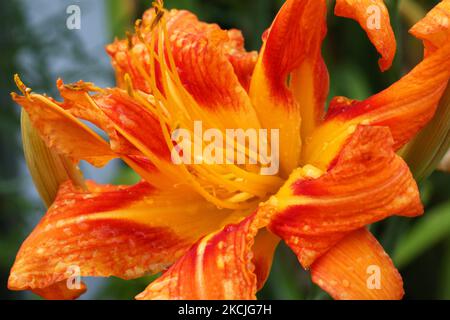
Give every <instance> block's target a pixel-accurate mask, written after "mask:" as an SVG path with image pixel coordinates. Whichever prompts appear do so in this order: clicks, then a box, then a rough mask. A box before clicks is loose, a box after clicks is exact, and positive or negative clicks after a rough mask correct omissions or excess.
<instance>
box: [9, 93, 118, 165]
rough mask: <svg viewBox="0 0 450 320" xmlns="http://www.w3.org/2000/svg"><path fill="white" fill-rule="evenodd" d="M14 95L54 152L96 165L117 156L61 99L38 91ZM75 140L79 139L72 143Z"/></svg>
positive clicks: (75, 160) (103, 163) (76, 160)
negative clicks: (65, 106) (49, 96)
mask: <svg viewBox="0 0 450 320" xmlns="http://www.w3.org/2000/svg"><path fill="white" fill-rule="evenodd" d="M13 99H14V101H15V102H17V103H18V104H19V105H21V106H22V107H23V108H24V109H25V111H26V112H27V113H28V115H29V117H30V120H31V123H32V124H33V127H34V128H36V130H37V131H38V132H39V134H40V136H41V138H42V139H43V140H44V141H45V143H46V144H47V146H48V147H49V148H52V149H54V150H55V151H56V152H58V153H61V154H64V155H66V156H68V157H69V158H70V159H71V160H73V161H74V162H78V161H80V160H86V161H87V162H89V163H91V164H92V165H94V166H98V167H101V166H104V165H105V164H106V163H108V162H109V161H110V160H112V159H114V158H116V157H117V156H116V155H115V153H114V152H113V151H112V150H111V148H110V147H109V145H108V143H107V142H106V141H105V140H103V139H102V138H101V137H100V136H99V135H98V134H97V133H95V132H94V131H93V130H92V129H90V128H89V127H88V126H87V125H85V124H84V123H82V122H81V121H80V120H79V119H77V118H76V117H75V116H73V115H71V114H70V113H69V112H67V111H66V110H65V109H64V108H63V107H62V105H61V104H60V103H58V102H56V101H54V100H52V99H50V98H47V97H45V96H42V95H38V94H30V95H29V97H24V96H19V95H16V94H13ZM74 140H76V141H79V142H80V143H73V141H74Z"/></svg>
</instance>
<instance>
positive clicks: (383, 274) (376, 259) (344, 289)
mask: <svg viewBox="0 0 450 320" xmlns="http://www.w3.org/2000/svg"><path fill="white" fill-rule="evenodd" d="M311 275H312V280H313V282H314V283H316V284H317V285H319V286H320V287H321V288H322V289H324V290H325V291H326V292H328V293H329V294H330V295H331V296H332V297H333V298H334V299H339V300H369V299H370V300H399V299H401V298H402V297H403V295H404V291H403V281H402V277H401V276H400V274H399V273H398V271H397V269H396V268H395V266H394V264H393V263H392V261H391V259H390V258H389V256H388V255H387V253H386V252H384V250H383V247H382V246H381V245H380V244H379V243H378V241H377V240H376V239H375V238H374V237H373V235H372V234H371V233H370V232H369V231H368V230H366V229H364V228H363V229H359V230H357V231H354V232H352V233H351V234H349V235H348V236H346V237H345V238H344V239H342V240H341V241H340V242H339V243H338V244H337V245H335V246H334V247H333V248H332V249H330V250H329V251H328V252H327V253H326V254H324V255H323V256H322V257H320V258H319V259H318V260H317V261H316V262H314V264H313V265H312V266H311Z"/></svg>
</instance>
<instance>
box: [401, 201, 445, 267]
mask: <svg viewBox="0 0 450 320" xmlns="http://www.w3.org/2000/svg"><path fill="white" fill-rule="evenodd" d="M449 235H450V201H449V202H446V203H444V204H442V205H440V206H438V207H435V208H433V209H432V210H430V211H429V212H428V213H426V214H425V216H424V217H423V218H421V219H420V220H419V221H418V222H417V223H416V224H415V225H414V226H413V227H412V228H411V229H410V231H409V232H408V233H407V234H406V235H405V236H404V237H403V238H402V239H401V240H400V242H399V243H398V245H397V247H396V249H395V251H394V254H393V260H394V263H395V265H396V266H397V267H398V268H403V267H405V266H407V265H408V264H409V263H410V262H412V261H413V260H414V259H416V258H417V257H419V256H420V255H421V254H422V253H423V252H425V251H426V250H428V249H430V248H431V247H433V246H434V245H435V244H437V243H439V242H440V241H442V240H443V239H445V238H446V237H447V236H449Z"/></svg>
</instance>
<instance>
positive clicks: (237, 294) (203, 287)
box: [136, 214, 260, 300]
mask: <svg viewBox="0 0 450 320" xmlns="http://www.w3.org/2000/svg"><path fill="white" fill-rule="evenodd" d="M259 227H260V220H259V218H258V215H257V214H253V215H250V216H249V217H247V218H245V219H243V220H242V221H241V222H240V223H237V224H230V225H228V226H226V227H225V228H223V229H222V230H220V231H218V232H215V233H212V234H210V235H208V236H206V237H204V238H203V239H202V240H200V241H199V242H198V243H197V244H195V245H194V246H193V247H192V248H191V249H190V250H189V251H188V252H187V253H186V254H185V255H184V256H183V257H182V258H181V259H180V260H178V261H177V263H175V264H174V265H173V266H172V267H171V268H170V269H169V270H168V271H167V272H166V273H164V274H163V275H162V276H161V278H159V279H157V280H156V281H155V282H153V283H152V284H150V285H149V286H148V287H147V289H145V291H144V292H142V293H141V294H139V295H138V296H137V297H136V299H139V300H150V299H154V300H166V299H183V300H185V299H188V300H200V299H201V300H249V299H256V289H257V277H256V275H255V273H254V269H255V266H254V264H253V262H252V257H253V254H252V246H253V243H254V237H255V236H256V234H257V232H258V229H259Z"/></svg>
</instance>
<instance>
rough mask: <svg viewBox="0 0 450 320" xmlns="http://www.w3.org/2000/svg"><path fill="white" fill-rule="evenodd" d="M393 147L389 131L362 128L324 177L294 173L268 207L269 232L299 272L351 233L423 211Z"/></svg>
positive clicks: (309, 170) (301, 171)
mask: <svg viewBox="0 0 450 320" xmlns="http://www.w3.org/2000/svg"><path fill="white" fill-rule="evenodd" d="M392 143H393V142H392V138H391V135H390V133H389V129H387V128H385V127H365V126H360V127H358V128H357V129H356V131H355V133H354V134H353V135H352V136H351V138H349V139H348V141H347V142H346V143H345V146H344V147H343V149H342V150H341V151H340V153H339V154H338V156H337V157H336V158H335V160H334V161H333V163H332V164H331V165H330V166H329V168H328V170H327V171H326V172H325V173H324V174H321V173H320V171H319V170H318V169H314V168H311V167H310V166H306V167H304V168H300V169H297V170H296V171H295V172H294V173H293V174H292V175H291V177H290V178H289V180H288V181H287V182H286V184H285V185H284V186H283V187H282V188H281V189H280V191H279V192H278V194H277V195H275V196H274V197H273V198H272V199H270V200H269V201H268V202H267V203H266V205H267V207H266V208H267V209H268V210H272V211H275V216H274V217H273V219H272V221H271V223H270V225H269V228H270V230H271V231H272V232H274V233H275V234H277V235H278V236H280V237H281V238H283V239H284V240H285V241H286V243H287V244H288V245H289V246H290V247H291V248H292V249H293V250H294V252H295V253H296V254H297V256H298V258H299V260H300V262H301V264H302V265H303V267H305V268H308V267H309V266H310V265H311V264H312V263H313V262H314V260H315V259H317V258H318V257H319V256H321V255H322V254H323V253H325V252H326V251H327V250H329V249H330V248H331V247H332V246H333V245H335V244H336V243H337V242H338V241H339V240H340V239H342V238H343V237H344V236H345V235H347V234H348V233H349V232H351V231H353V230H356V229H359V228H361V227H363V226H365V225H368V224H371V223H373V222H376V221H379V220H382V219H384V218H386V217H389V216H391V215H402V216H416V215H419V214H421V213H422V212H423V207H422V205H421V202H420V197H419V192H418V189H417V185H416V183H415V181H414V179H413V177H412V175H411V173H410V171H409V169H408V166H407V165H406V164H405V162H404V161H403V160H402V159H401V158H400V157H399V156H397V155H396V154H395V152H394V151H393V149H392Z"/></svg>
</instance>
